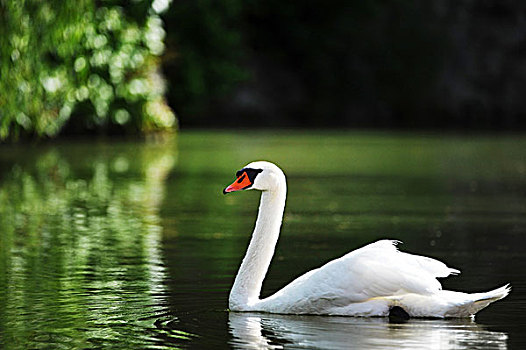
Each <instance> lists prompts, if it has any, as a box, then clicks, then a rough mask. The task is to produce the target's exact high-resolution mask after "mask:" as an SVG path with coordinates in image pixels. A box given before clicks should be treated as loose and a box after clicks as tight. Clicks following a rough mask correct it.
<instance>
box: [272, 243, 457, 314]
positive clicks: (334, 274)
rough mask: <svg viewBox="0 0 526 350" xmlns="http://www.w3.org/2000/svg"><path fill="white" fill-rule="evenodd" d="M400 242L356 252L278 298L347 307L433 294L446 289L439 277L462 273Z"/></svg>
mask: <svg viewBox="0 0 526 350" xmlns="http://www.w3.org/2000/svg"><path fill="white" fill-rule="evenodd" d="M397 243H398V242H397V241H391V240H381V241H378V242H375V243H372V244H369V245H367V246H365V247H362V248H360V249H357V250H354V251H352V252H350V253H348V254H346V255H344V256H342V257H341V258H339V259H335V260H333V261H331V262H329V263H327V264H325V265H323V266H322V267H320V268H318V269H315V270H312V271H310V272H308V273H306V274H305V275H303V276H301V277H299V278H297V279H296V280H294V281H293V282H292V283H290V284H289V285H287V286H286V287H285V288H283V289H282V290H281V291H279V292H278V293H276V294H277V295H276V297H278V295H279V294H282V293H283V294H285V295H286V294H289V295H290V296H292V295H295V298H296V299H302V300H306V299H310V300H311V301H312V302H315V301H314V300H315V299H317V298H318V299H324V300H330V301H331V303H332V304H335V305H338V304H342V305H345V304H346V303H349V302H362V301H365V300H368V299H371V298H377V297H387V296H397V295H403V294H408V293H417V294H433V293H436V292H438V291H439V290H441V289H442V286H441V285H440V282H438V280H437V277H446V276H448V275H450V274H452V273H458V272H459V271H458V270H455V269H451V268H449V267H447V266H446V265H445V264H444V263H442V262H440V261H438V260H435V259H432V258H428V257H423V256H418V255H412V254H408V253H403V252H400V251H399V250H398V249H397V248H396V244H397ZM298 293H299V294H298Z"/></svg>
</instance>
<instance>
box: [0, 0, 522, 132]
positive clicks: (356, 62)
mask: <svg viewBox="0 0 526 350" xmlns="http://www.w3.org/2000/svg"><path fill="white" fill-rule="evenodd" d="M0 10H1V11H0V16H1V21H0V62H1V63H0V65H1V67H0V75H1V77H0V89H1V91H2V94H1V96H0V105H1V106H2V108H1V111H0V137H1V138H2V139H3V140H7V139H18V138H19V137H20V136H21V135H25V136H34V135H38V136H45V137H53V136H56V135H57V134H59V133H62V134H86V133H87V134H92V133H98V134H142V133H148V132H152V131H163V130H165V131H166V130H173V129H175V128H177V126H178V122H177V119H178V120H179V123H180V126H181V127H183V128H185V127H188V128H196V127H198V128H208V127H214V128H217V127H263V126H264V127H300V128H308V127H323V128H340V127H349V128H356V127H359V128H390V129H400V128H413V129H415V128H416V129H429V128H439V129H462V130H466V129H483V130H490V129H491V130H516V129H524V127H525V126H526V122H525V120H526V118H524V117H525V112H524V111H525V110H526V100H525V99H524V98H523V91H525V89H526V60H525V58H526V49H525V48H526V4H525V3H524V2H522V1H518V0H517V1H513V0H510V1H496V0H487V1H471V0H459V1H453V0H434V1H426V2H419V1H406V0H369V1H353V0H350V1H333V0H329V1H323V2H321V1H310V0H309V1H292V2H282V1H275V0H268V1H262V0H246V1H242V0H228V1H212V0H201V1H191V0H179V1H173V2H172V1H171V0H154V1H152V0H134V1H120V0H100V1H95V0H80V1H78V2H76V3H75V4H73V3H71V4H69V3H68V4H63V2H61V1H57V0H51V1H45V2H41V1H36V0H25V1H2V2H1V3H0Z"/></svg>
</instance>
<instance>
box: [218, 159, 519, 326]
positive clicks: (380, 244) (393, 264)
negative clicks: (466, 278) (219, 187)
mask: <svg viewBox="0 0 526 350" xmlns="http://www.w3.org/2000/svg"><path fill="white" fill-rule="evenodd" d="M251 189H255V190H259V191H261V199H260V205H259V211H258V216H257V220H256V224H255V227H254V232H253V233H252V237H251V239H250V243H249V245H248V249H247V252H246V254H245V257H244V258H243V260H242V262H241V266H240V268H239V271H238V273H237V275H236V277H235V280H234V284H233V286H232V289H231V291H230V296H229V309H230V310H231V311H252V312H254V311H256V312H268V313H279V314H316V315H340V316H388V315H389V314H390V311H391V310H393V309H394V308H397V309H398V310H399V309H400V308H401V309H402V310H401V312H403V315H404V317H406V316H408V317H434V318H462V317H474V315H475V314H476V313H477V312H478V311H480V310H482V309H483V308H485V307H486V306H488V305H489V304H491V303H492V302H494V301H497V300H500V299H502V298H504V297H506V296H507V295H508V293H509V292H510V290H511V288H510V285H509V284H507V285H505V286H503V287H500V288H497V289H494V290H492V291H489V292H482V293H463V292H455V291H449V290H443V289H442V286H441V285H440V282H439V281H438V280H437V278H438V277H447V276H449V275H454V274H458V273H460V271H458V270H456V269H453V268H449V267H447V266H446V265H445V264H444V263H442V262H440V261H438V260H435V259H432V258H429V257H424V256H419V255H413V254H408V253H404V252H401V251H399V250H398V249H397V246H396V245H397V243H399V242H398V241H395V240H380V241H377V242H374V243H371V244H368V245H366V246H364V247H362V248H359V249H356V250H354V251H351V252H350V253H347V254H346V255H344V256H342V257H340V258H338V259H335V260H332V261H330V262H328V263H326V264H325V265H323V266H321V267H319V268H317V269H314V270H312V271H309V272H307V273H305V274H304V275H302V276H300V277H298V278H296V279H295V280H293V281H292V282H290V283H289V284H288V285H286V286H285V287H284V288H282V289H281V290H279V291H278V292H276V293H275V294H273V295H271V296H269V297H267V298H264V299H260V292H261V286H262V284H263V280H264V278H265V275H266V273H267V271H268V268H269V265H270V262H271V260H272V257H273V255H274V249H275V246H276V243H277V241H278V237H279V234H280V228H281V223H282V219H283V212H284V209H285V200H286V194H287V183H286V178H285V174H284V173H283V171H281V169H280V168H279V167H278V166H276V165H275V164H273V163H270V162H266V161H256V162H252V163H250V164H248V165H246V166H245V167H243V168H242V169H241V170H239V171H238V172H237V173H236V180H235V181H234V182H233V183H232V184H231V185H230V186H228V187H226V188H225V189H224V190H223V193H224V194H227V193H230V192H235V191H241V190H251Z"/></svg>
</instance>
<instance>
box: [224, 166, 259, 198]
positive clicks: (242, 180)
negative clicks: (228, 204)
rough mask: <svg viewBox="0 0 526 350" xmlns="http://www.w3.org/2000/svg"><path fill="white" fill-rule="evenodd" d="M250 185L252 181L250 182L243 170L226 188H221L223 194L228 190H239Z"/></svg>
mask: <svg viewBox="0 0 526 350" xmlns="http://www.w3.org/2000/svg"><path fill="white" fill-rule="evenodd" d="M250 185H252V182H250V179H249V178H248V175H247V172H246V171H244V172H243V174H241V176H239V177H238V178H237V179H236V181H234V182H233V183H232V185H230V186H228V187H227V188H225V189H224V190H223V194H227V193H229V192H235V191H241V190H244V189H245V188H247V187H248V186H250Z"/></svg>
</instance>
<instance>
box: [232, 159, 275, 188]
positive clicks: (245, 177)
mask: <svg viewBox="0 0 526 350" xmlns="http://www.w3.org/2000/svg"><path fill="white" fill-rule="evenodd" d="M284 183H285V175H284V174H283V171H281V169H280V168H278V166H277V165H275V164H272V163H270V162H265V161H258V162H252V163H249V164H247V165H246V166H244V167H243V169H241V170H239V171H238V172H237V173H236V181H234V182H233V183H232V184H231V185H230V186H228V187H227V188H225V189H224V190H223V193H224V194H227V193H229V192H235V191H241V190H259V191H269V190H273V189H276V188H277V187H279V186H281V185H282V184H284Z"/></svg>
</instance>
